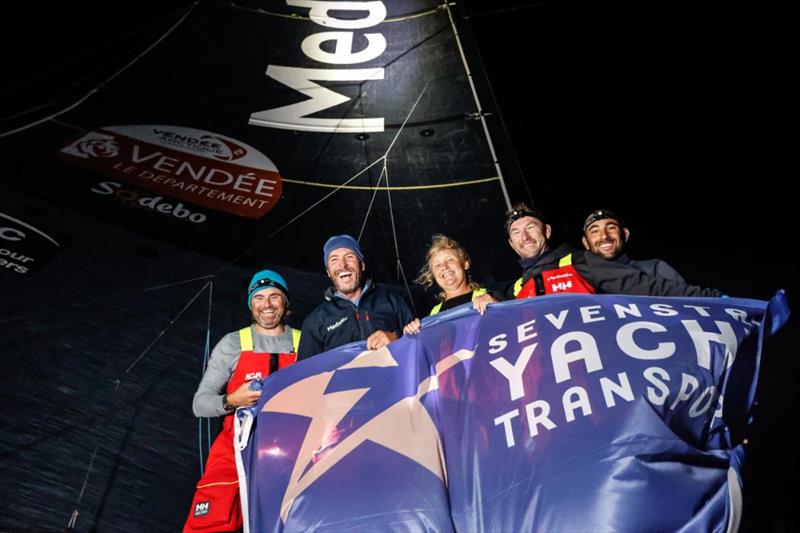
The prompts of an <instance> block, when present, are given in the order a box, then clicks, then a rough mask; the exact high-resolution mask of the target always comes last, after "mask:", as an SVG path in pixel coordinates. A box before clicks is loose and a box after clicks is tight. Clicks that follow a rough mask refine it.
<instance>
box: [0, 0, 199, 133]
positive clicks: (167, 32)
mask: <svg viewBox="0 0 800 533" xmlns="http://www.w3.org/2000/svg"><path fill="white" fill-rule="evenodd" d="M196 6H197V3H195V4H193V5H192V7H191V8H189V9H188V10H187V11H186V13H185V14H184V15H183V16H182V17H181V18H180V20H178V22H176V23H175V24H173V25H172V27H171V28H169V29H168V30H167V31H166V32H165V33H164V35H162V36H161V37H159V38H158V39H156V41H155V42H154V43H153V44H151V45H150V46H148V47H147V48H146V49H145V50H144V51H143V52H142V53H141V54H139V55H138V56H136V57H134V58H133V59H132V60H131V61H130V62H128V64H126V65H125V66H123V67H122V68H121V69H120V70H118V71H117V72H115V73H114V74H112V75H111V77H109V78H108V79H106V80H105V81H103V82H101V83H100V84H99V85H98V86H97V87H95V88H94V89H92V90H91V91H89V92H88V93H87V94H86V95H85V96H84V97H83V98H81V99H80V100H78V101H77V102H75V103H74V104H72V105H70V106H67V107H66V108H64V109H62V110H61V111H56V112H55V113H53V114H52V115H50V116H47V117H44V118H41V119H39V120H35V121H33V122H31V123H30V124H27V125H25V126H20V127H19V128H16V129H13V130H10V131H4V132H2V133H0V138H3V137H8V136H10V135H14V134H15V133H19V132H21V131H25V130H27V129H30V128H32V127H34V126H38V125H39V124H42V123H44V122H47V121H48V120H51V119H53V118H55V117H58V116H61V115H63V114H64V113H68V112H69V111H72V110H73V109H75V108H76V107H78V106H79V105H81V104H82V103H83V102H85V101H86V100H88V99H89V98H91V97H92V96H94V95H95V94H96V93H97V92H99V91H100V89H102V88H103V87H104V86H105V85H107V84H108V83H109V82H111V81H113V80H114V79H116V78H117V77H118V76H120V75H121V74H122V73H123V72H125V71H126V70H128V69H129V68H130V67H132V66H133V65H134V64H135V63H137V62H138V61H139V60H140V59H141V58H142V57H144V56H145V55H147V54H148V53H149V52H150V50H152V49H153V48H155V47H156V46H158V45H159V44H160V43H161V41H163V40H164V39H166V38H167V36H169V35H170V34H171V33H172V32H173V31H174V30H175V28H177V27H178V26H180V25H181V24H182V23H183V21H184V20H186V17H188V16H189V14H190V13H191V12H192V11H194V8H195V7H196Z"/></svg>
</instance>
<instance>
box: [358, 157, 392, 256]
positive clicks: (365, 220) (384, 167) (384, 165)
mask: <svg viewBox="0 0 800 533" xmlns="http://www.w3.org/2000/svg"><path fill="white" fill-rule="evenodd" d="M384 174H386V162H385V161H384V163H383V167H382V168H381V175H380V177H379V178H378V183H376V184H375V191H374V192H373V193H372V199H371V200H370V201H369V207H367V214H366V215H364V222H363V223H362V224H361V231H359V232H358V238H357V239H356V240H357V241H358V242H361V236H362V235H364V229H365V228H366V227H367V219H368V218H369V213H370V211H371V210H372V204H373V203H374V202H375V197H376V196H378V190H379V186H380V184H381V181H382V180H383V175H384Z"/></svg>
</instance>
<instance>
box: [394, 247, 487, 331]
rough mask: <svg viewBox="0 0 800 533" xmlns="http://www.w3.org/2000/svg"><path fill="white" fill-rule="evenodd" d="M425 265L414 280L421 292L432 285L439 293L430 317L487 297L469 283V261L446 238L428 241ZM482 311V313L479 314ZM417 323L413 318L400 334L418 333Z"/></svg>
mask: <svg viewBox="0 0 800 533" xmlns="http://www.w3.org/2000/svg"><path fill="white" fill-rule="evenodd" d="M425 257H426V259H427V262H426V263H425V266H424V267H423V268H422V270H420V273H419V276H418V277H417V279H416V280H415V281H416V282H417V283H419V284H420V285H422V286H423V287H425V288H428V287H431V286H432V285H433V284H434V282H435V283H436V285H437V286H438V287H439V288H440V289H441V292H440V293H439V294H438V295H437V298H438V299H439V300H440V301H439V303H438V304H436V305H435V306H433V309H431V312H430V314H431V315H435V314H436V313H438V312H440V311H446V310H447V309H451V308H453V307H457V306H459V305H461V304H465V303H468V302H471V301H472V300H474V299H475V298H477V297H479V296H481V295H484V294H487V293H486V289H483V288H481V287H480V285H478V284H477V283H475V282H474V281H470V279H469V267H470V257H469V254H468V253H467V251H466V250H465V249H464V247H463V246H461V245H460V244H459V243H458V242H456V241H455V240H453V239H451V238H450V237H447V236H446V235H441V234H438V233H437V234H436V235H434V236H433V237H431V246H430V248H428V253H427V254H426V255H425ZM483 310H485V306H484V309H482V310H481V311H483ZM419 326H420V320H419V319H418V318H415V319H414V320H412V321H411V322H409V323H408V324H407V325H406V327H405V328H404V329H403V332H404V333H412V334H413V333H417V332H419Z"/></svg>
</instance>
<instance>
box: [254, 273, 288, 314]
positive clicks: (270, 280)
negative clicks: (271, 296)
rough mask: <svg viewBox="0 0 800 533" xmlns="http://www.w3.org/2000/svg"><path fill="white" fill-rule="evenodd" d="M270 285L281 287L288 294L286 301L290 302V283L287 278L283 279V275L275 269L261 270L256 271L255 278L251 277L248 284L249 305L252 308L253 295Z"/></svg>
mask: <svg viewBox="0 0 800 533" xmlns="http://www.w3.org/2000/svg"><path fill="white" fill-rule="evenodd" d="M270 287H274V288H276V289H279V290H280V291H281V292H282V293H283V295H284V296H286V301H287V303H288V301H289V285H288V284H287V283H286V280H285V279H283V276H281V275H280V274H278V273H277V272H275V271H274V270H262V271H261V272H256V274H255V275H254V276H253V279H251V280H250V283H249V284H248V285H247V307H248V308H249V309H251V310H252V309H253V304H252V299H253V295H254V294H255V293H257V292H258V291H261V290H264V289H269V288H270Z"/></svg>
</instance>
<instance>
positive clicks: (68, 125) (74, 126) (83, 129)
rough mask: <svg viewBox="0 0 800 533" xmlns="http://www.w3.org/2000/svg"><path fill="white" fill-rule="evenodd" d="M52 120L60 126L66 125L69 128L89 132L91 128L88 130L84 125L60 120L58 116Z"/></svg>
mask: <svg viewBox="0 0 800 533" xmlns="http://www.w3.org/2000/svg"><path fill="white" fill-rule="evenodd" d="M50 122H52V123H54V124H58V125H59V126H66V127H67V128H72V129H74V130H78V131H82V132H84V133H88V132H89V130H87V129H86V128H84V127H82V126H77V125H75V124H70V123H69V122H64V121H63V120H58V119H56V118H54V119H52V120H51V121H50Z"/></svg>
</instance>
